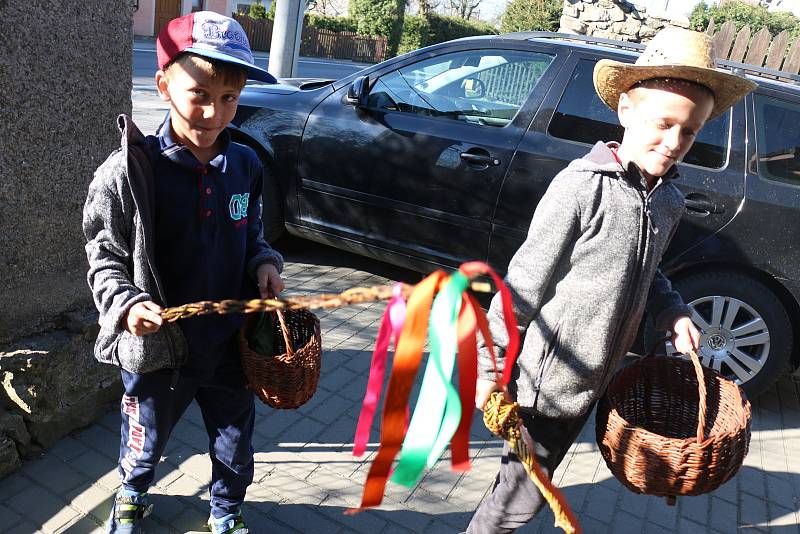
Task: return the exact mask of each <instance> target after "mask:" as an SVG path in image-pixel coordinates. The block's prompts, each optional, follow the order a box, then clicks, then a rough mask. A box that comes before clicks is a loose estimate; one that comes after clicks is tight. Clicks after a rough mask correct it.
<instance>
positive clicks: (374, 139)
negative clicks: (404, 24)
mask: <svg viewBox="0 0 800 534" xmlns="http://www.w3.org/2000/svg"><path fill="white" fill-rule="evenodd" d="M639 50H641V46H640V45H635V44H626V43H620V42H616V41H607V40H600V39H592V38H586V37H577V36H565V35H557V34H546V33H541V32H535V33H520V34H510V35H503V36H499V37H496V36H495V37H476V38H467V39H459V40H456V41H451V42H448V43H443V44H439V45H435V46H431V47H428V48H424V49H422V50H418V51H415V52H412V53H410V54H406V55H403V56H400V57H397V58H394V59H391V60H389V61H386V62H384V63H380V64H378V65H374V66H372V67H369V68H367V69H365V70H363V71H360V72H358V73H356V74H353V75H351V76H349V77H347V78H343V79H341V80H338V81H330V80H289V81H288V84H281V85H271V86H248V88H246V90H245V91H244V92H243V94H242V99H241V105H240V111H239V113H238V115H237V116H236V119H235V120H234V126H235V136H236V138H237V139H239V140H240V141H242V142H244V143H247V144H249V145H251V146H253V147H254V148H256V149H257V150H258V152H259V154H261V156H262V157H263V159H264V162H265V164H266V166H267V167H268V168H269V169H270V172H269V176H268V181H267V184H266V187H265V192H264V196H265V222H266V227H267V229H268V233H269V234H270V237H273V238H274V237H276V236H277V235H278V234H279V233H280V232H281V231H283V230H284V228H285V229H286V230H288V231H289V232H290V233H292V234H296V235H299V236H303V237H305V238H308V239H311V240H315V241H320V242H324V243H328V244H331V245H333V246H336V247H341V248H344V249H348V250H351V251H355V252H357V253H361V254H365V255H368V256H372V257H375V258H379V259H382V260H385V261H388V262H391V263H395V264H399V265H403V266H407V267H411V268H414V269H417V270H421V271H426V270H430V269H432V268H434V267H438V266H447V267H453V266H456V265H458V264H459V263H460V262H462V261H465V260H471V259H480V260H485V261H488V262H489V263H490V264H491V265H493V266H494V267H496V268H498V269H499V270H500V271H503V270H504V269H505V268H506V266H507V265H508V262H509V260H510V258H511V256H512V255H513V253H514V252H515V251H516V249H517V247H518V246H519V245H520V243H521V242H522V241H523V239H524V237H525V234H526V230H527V227H528V225H529V223H530V219H531V215H532V213H533V210H534V208H535V207H536V203H537V202H538V200H539V199H540V198H541V196H542V194H543V193H544V191H545V189H546V188H547V186H548V184H549V183H550V180H551V179H552V177H553V176H554V175H555V174H556V173H557V172H558V171H560V170H561V169H562V168H563V167H565V166H566V164H567V163H568V162H569V161H570V160H572V159H574V158H576V157H579V156H582V155H583V154H585V153H586V152H587V151H588V149H589V147H590V145H591V144H593V143H594V142H595V141H596V140H612V139H617V140H618V139H620V138H621V127H620V126H619V124H618V122H617V117H616V113H614V112H612V111H611V110H609V109H608V108H606V106H605V105H604V104H603V103H602V102H601V101H600V100H599V98H598V97H597V96H596V95H595V92H594V89H593V86H592V69H593V67H594V64H595V62H596V61H597V60H599V59H601V58H612V59H617V60H622V61H633V60H635V58H636V55H637V54H638V52H639ZM728 68H739V69H743V70H742V72H741V73H742V74H743V75H747V76H749V77H751V78H752V79H753V80H755V81H757V82H758V84H759V88H758V90H757V91H756V92H755V93H753V94H752V95H750V96H748V97H747V98H746V99H744V100H743V101H742V102H740V103H738V104H737V105H736V106H735V107H734V108H733V109H732V110H731V111H729V112H727V113H725V114H724V115H722V116H721V117H719V118H717V119H715V120H714V121H712V122H710V123H708V124H707V125H706V127H705V128H704V129H703V130H702V132H701V134H700V136H699V137H698V139H697V141H696V143H695V146H694V147H693V149H692V151H691V152H689V154H688V155H687V156H686V158H685V161H684V162H683V163H682V164H681V165H680V171H681V179H680V180H679V181H678V186H679V187H680V188H681V190H682V191H683V192H684V193H685V195H686V215H685V218H684V220H683V222H682V223H681V225H680V228H679V231H678V233H677V234H676V236H675V238H674V240H673V242H672V245H671V247H670V249H669V250H668V252H667V255H666V257H665V259H664V262H663V265H662V267H663V270H664V271H665V272H666V273H667V274H668V275H669V276H670V277H671V279H672V280H673V282H674V283H675V285H676V286H677V287H678V289H679V290H680V292H681V293H682V295H683V297H684V299H685V300H686V301H687V302H689V303H690V304H691V305H692V306H693V309H694V312H695V313H694V320H695V322H696V323H697V324H698V325H699V326H700V328H701V329H702V331H703V340H702V356H703V361H704V363H705V364H706V365H708V366H711V367H713V368H715V369H717V370H719V371H720V372H722V373H723V374H725V375H727V376H729V377H731V378H733V379H735V380H737V381H738V382H739V383H740V384H742V386H743V387H744V388H745V389H746V390H747V391H748V392H749V393H750V394H757V393H759V392H761V391H763V390H764V389H765V388H766V387H768V386H769V385H771V384H772V383H773V382H774V381H775V380H776V379H777V377H778V376H779V375H780V374H781V373H782V372H784V371H785V370H787V369H789V368H792V369H796V368H797V367H798V364H799V363H800V361H798V360H799V358H800V354H798V352H799V351H798V349H797V346H798V345H800V344H799V343H796V342H795V340H797V339H800V331H799V325H800V320H799V318H800V306H799V305H798V301H800V258H799V257H798V247H799V246H800V154H798V151H800V148H798V147H800V91H798V89H797V87H795V86H794V85H793V84H792V83H788V82H785V81H779V80H777V79H776V76H775V74H776V73H774V72H773V73H771V74H770V73H769V72H768V71H765V70H763V69H755V68H753V67H746V66H744V65H739V64H735V65H734V64H729V65H728ZM744 69H747V70H746V71H745V70H744ZM786 78H787V77H784V79H786ZM789 78H790V77H789ZM790 82H791V80H790ZM651 337H652V336H651ZM666 348H667V350H670V349H671V347H670V346H669V345H667V347H666Z"/></svg>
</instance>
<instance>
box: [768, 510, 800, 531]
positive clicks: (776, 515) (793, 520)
mask: <svg viewBox="0 0 800 534" xmlns="http://www.w3.org/2000/svg"><path fill="white" fill-rule="evenodd" d="M798 515H800V514H798V510H797V508H792V509H790V508H783V507H781V506H777V505H774V504H772V503H769V526H770V527H790V526H793V527H795V528H796V529H797V531H798V534H800V517H798ZM774 530H775V531H776V532H779V531H778V530H777V529H774Z"/></svg>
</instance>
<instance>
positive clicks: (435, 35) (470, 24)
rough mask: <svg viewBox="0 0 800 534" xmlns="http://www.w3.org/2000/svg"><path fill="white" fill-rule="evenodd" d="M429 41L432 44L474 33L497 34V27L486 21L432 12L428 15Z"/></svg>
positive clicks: (469, 35)
mask: <svg viewBox="0 0 800 534" xmlns="http://www.w3.org/2000/svg"><path fill="white" fill-rule="evenodd" d="M428 26H429V27H430V30H429V31H428V42H427V44H429V45H432V44H436V43H443V42H445V41H450V40H452V39H459V38H461V37H471V36H473V35H497V28H495V27H494V26H492V25H491V24H487V23H485V22H479V21H472V20H465V19H462V18H460V17H445V16H442V15H438V14H436V13H431V14H430V16H429V17H428Z"/></svg>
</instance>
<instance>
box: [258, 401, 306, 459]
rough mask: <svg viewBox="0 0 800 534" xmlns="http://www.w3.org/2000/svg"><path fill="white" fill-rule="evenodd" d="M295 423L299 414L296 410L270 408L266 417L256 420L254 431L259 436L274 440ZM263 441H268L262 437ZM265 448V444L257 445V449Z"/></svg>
mask: <svg viewBox="0 0 800 534" xmlns="http://www.w3.org/2000/svg"><path fill="white" fill-rule="evenodd" d="M295 423H297V414H296V413H294V410H274V409H272V408H270V409H269V413H268V415H267V416H266V417H261V418H259V419H258V420H257V421H256V424H255V429H254V431H255V434H256V435H257V436H261V437H262V438H269V439H270V440H272V439H273V438H275V437H276V436H278V435H280V434H281V433H282V432H283V431H284V430H286V429H287V428H289V426H291V425H293V424H295ZM253 441H254V442H255V441H256V439H255V438H254V440H253ZM261 443H262V444H263V443H266V440H264V439H262V440H261ZM264 449H265V447H264V446H263V445H261V446H259V447H256V450H264Z"/></svg>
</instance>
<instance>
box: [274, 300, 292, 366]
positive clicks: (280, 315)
mask: <svg viewBox="0 0 800 534" xmlns="http://www.w3.org/2000/svg"><path fill="white" fill-rule="evenodd" d="M275 314H276V315H277V316H278V322H279V323H280V325H281V333H282V334H283V341H285V342H286V353H287V354H288V355H289V356H291V355H293V354H294V349H293V348H292V336H290V335H289V327H288V326H286V319H285V318H284V316H283V310H275Z"/></svg>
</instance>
